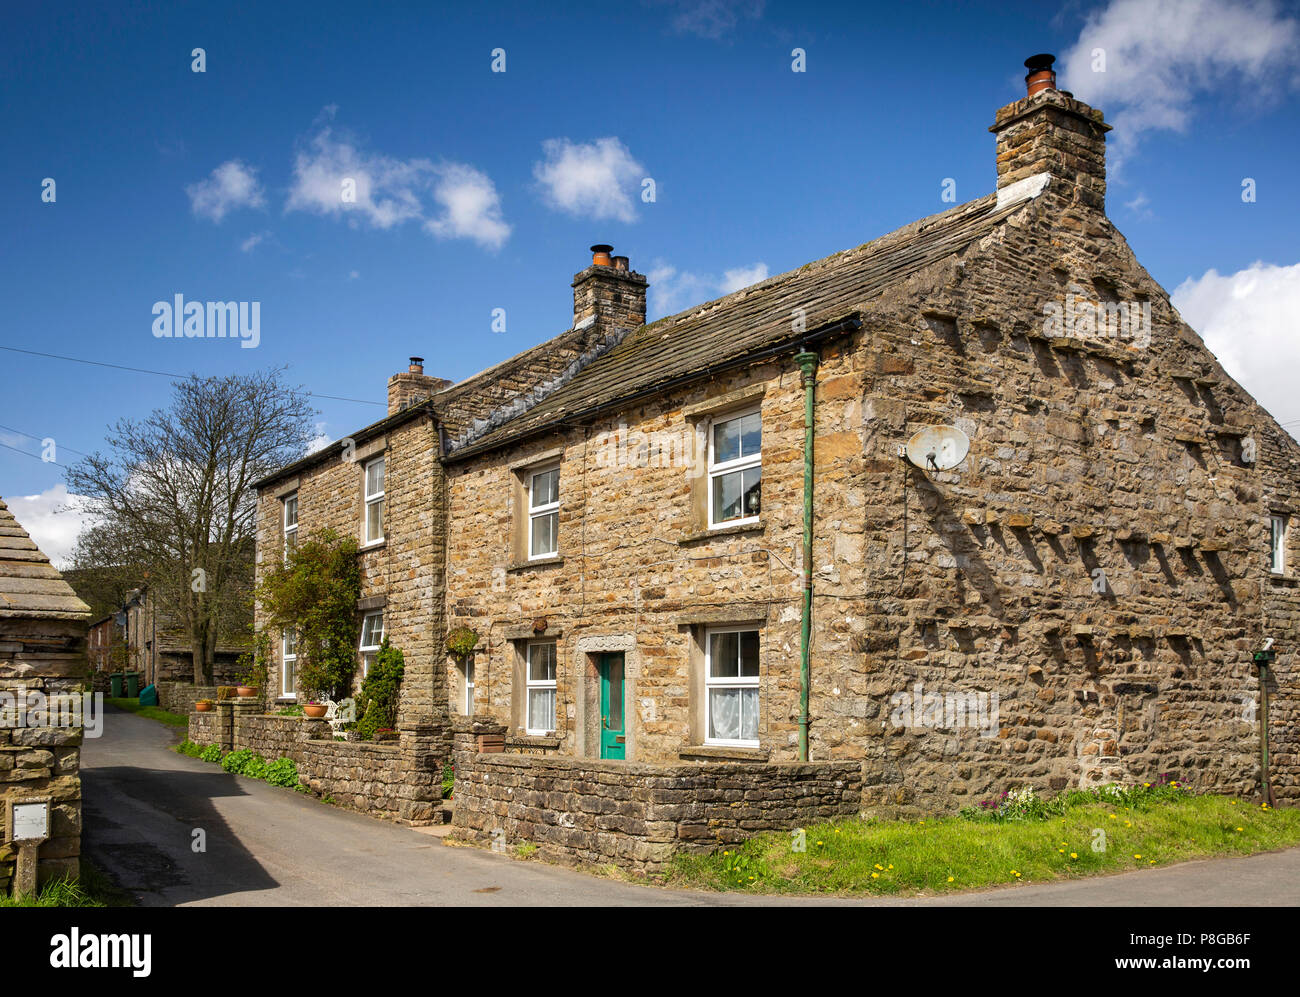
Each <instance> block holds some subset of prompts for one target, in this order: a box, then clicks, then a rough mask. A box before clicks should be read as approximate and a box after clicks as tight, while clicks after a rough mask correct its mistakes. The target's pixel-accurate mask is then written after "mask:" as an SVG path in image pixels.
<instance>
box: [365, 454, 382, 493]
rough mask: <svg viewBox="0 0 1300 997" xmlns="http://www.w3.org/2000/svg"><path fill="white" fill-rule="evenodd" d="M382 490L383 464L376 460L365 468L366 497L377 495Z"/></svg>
mask: <svg viewBox="0 0 1300 997" xmlns="http://www.w3.org/2000/svg"><path fill="white" fill-rule="evenodd" d="M383 490H384V462H383V461H382V460H377V461H375V462H374V463H373V464H369V465H367V466H366V495H378V494H379V493H380V492H382V491H383Z"/></svg>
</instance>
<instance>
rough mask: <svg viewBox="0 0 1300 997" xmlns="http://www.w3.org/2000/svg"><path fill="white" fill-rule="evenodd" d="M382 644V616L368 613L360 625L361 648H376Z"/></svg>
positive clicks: (381, 614)
mask: <svg viewBox="0 0 1300 997" xmlns="http://www.w3.org/2000/svg"><path fill="white" fill-rule="evenodd" d="M383 642H384V614H383V613H370V614H368V615H367V616H366V618H365V619H364V620H363V621H362V623H361V646H362V647H378V646H379V645H380V644H382V643H383Z"/></svg>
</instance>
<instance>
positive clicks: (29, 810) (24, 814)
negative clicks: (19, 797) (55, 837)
mask: <svg viewBox="0 0 1300 997" xmlns="http://www.w3.org/2000/svg"><path fill="white" fill-rule="evenodd" d="M13 814H14V826H13V833H12V834H11V835H10V837H11V839H12V840H14V841H44V840H45V839H46V838H48V837H49V836H50V805H49V804H48V803H15V804H14V810H13Z"/></svg>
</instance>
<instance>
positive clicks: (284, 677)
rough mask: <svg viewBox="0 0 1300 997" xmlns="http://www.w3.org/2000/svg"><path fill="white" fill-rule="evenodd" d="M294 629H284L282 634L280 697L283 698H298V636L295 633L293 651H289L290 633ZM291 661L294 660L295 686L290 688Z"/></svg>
mask: <svg viewBox="0 0 1300 997" xmlns="http://www.w3.org/2000/svg"><path fill="white" fill-rule="evenodd" d="M291 632H292V631H289V630H284V631H282V632H281V634H280V697H281V698H282V699H297V698H298V637H297V635H296V634H295V635H294V639H293V653H292V654H291V653H290V652H289V634H290V633H291ZM289 662H293V682H292V686H293V688H290V687H289V686H290V684H291V683H290V682H289V681H288V666H289Z"/></svg>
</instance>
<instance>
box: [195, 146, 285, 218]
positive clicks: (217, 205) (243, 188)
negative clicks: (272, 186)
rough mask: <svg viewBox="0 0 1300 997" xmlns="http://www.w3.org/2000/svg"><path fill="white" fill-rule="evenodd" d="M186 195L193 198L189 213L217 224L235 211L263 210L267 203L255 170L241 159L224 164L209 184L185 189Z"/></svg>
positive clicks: (212, 175)
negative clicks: (261, 208)
mask: <svg viewBox="0 0 1300 997" xmlns="http://www.w3.org/2000/svg"><path fill="white" fill-rule="evenodd" d="M185 193H187V194H188V195H189V196H190V210H191V211H193V212H194V213H195V214H196V215H198V216H199V217H200V218H208V219H211V220H212V221H214V222H219V221H221V219H222V218H224V217H225V216H226V215H227V214H228V213H229V212H231V211H234V210H235V209H236V208H260V207H262V206H263V205H264V204H265V203H266V198H265V197H264V196H263V194H262V185H261V184H260V183H258V182H257V169H256V167H252V166H246V165H245V164H244V163H242V162H241V161H240V160H238V159H231V160H229V161H228V162H225V163H222V164H221V165H220V166H218V167H217V168H216V169H215V170H213V171H212V174H211V175H210V176H209V177H208V178H207V179H206V180H200V181H198V182H197V183H192V184H190V185H189V186H188V187H186V188H185Z"/></svg>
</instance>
